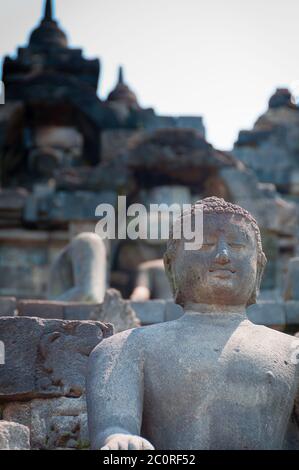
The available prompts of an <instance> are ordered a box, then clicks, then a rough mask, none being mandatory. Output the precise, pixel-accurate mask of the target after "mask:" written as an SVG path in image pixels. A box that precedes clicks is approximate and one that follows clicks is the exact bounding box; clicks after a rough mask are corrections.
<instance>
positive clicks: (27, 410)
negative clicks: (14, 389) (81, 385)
mask: <svg viewBox="0 0 299 470" xmlns="http://www.w3.org/2000/svg"><path fill="white" fill-rule="evenodd" d="M3 417H4V419H5V420H7V421H16V422H18V423H21V424H23V425H25V426H28V428H29V429H30V444H31V448H32V449H55V448H73V449H74V448H75V449H83V448H88V447H89V437H88V429H87V415H86V401H85V397H84V396H82V397H80V398H65V397H61V398H57V399H55V398H54V399H35V400H32V401H30V402H26V403H22V402H12V403H9V404H7V405H6V406H5V407H4V410H3Z"/></svg>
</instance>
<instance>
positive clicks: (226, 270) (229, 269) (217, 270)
mask: <svg viewBox="0 0 299 470" xmlns="http://www.w3.org/2000/svg"><path fill="white" fill-rule="evenodd" d="M209 272H210V273H219V272H224V273H225V272H227V273H232V274H234V273H235V272H236V271H235V269H232V268H214V269H209Z"/></svg>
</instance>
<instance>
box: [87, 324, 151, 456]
mask: <svg viewBox="0 0 299 470" xmlns="http://www.w3.org/2000/svg"><path fill="white" fill-rule="evenodd" d="M136 337H137V338H136ZM87 406H88V421H89V431H90V437H91V445H92V448H93V449H101V448H102V447H105V446H108V448H110V449H115V448H116V449H118V448H120V449H128V448H133V449H139V448H146V442H147V441H145V440H143V439H142V438H140V437H139V436H140V429H141V421H142V411H143V353H142V346H141V345H140V344H139V340H138V332H137V334H136V331H134V330H129V331H126V332H124V333H120V334H118V335H115V336H113V337H111V338H109V339H106V340H104V341H103V342H102V343H101V344H100V345H99V346H98V347H97V348H96V349H95V350H94V351H93V352H92V354H91V356H90V359H89V368H88V377H87ZM132 441H133V442H132ZM111 443H112V444H111ZM149 448H152V447H149Z"/></svg>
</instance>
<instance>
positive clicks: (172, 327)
mask: <svg viewBox="0 0 299 470" xmlns="http://www.w3.org/2000/svg"><path fill="white" fill-rule="evenodd" d="M179 328H180V326H179V323H178V322H177V320H174V321H169V322H163V323H157V324H155V325H149V326H144V327H139V328H132V329H130V330H126V331H122V332H121V333H116V334H114V335H112V336H110V337H109V338H106V339H104V340H103V341H102V342H101V343H100V344H99V346H98V349H104V348H105V349H107V348H110V349H115V348H122V349H123V350H125V349H128V348H134V349H135V350H136V348H138V349H139V350H140V351H141V350H144V349H146V348H147V346H148V345H150V344H151V345H152V344H153V343H155V342H159V341H161V340H162V339H163V340H165V339H166V338H169V337H171V336H172V334H173V333H175V332H177V331H178V330H179Z"/></svg>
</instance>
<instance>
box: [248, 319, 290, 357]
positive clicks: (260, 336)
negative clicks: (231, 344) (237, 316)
mask: <svg viewBox="0 0 299 470" xmlns="http://www.w3.org/2000/svg"><path fill="white" fill-rule="evenodd" d="M240 330H241V331H242V334H244V336H246V337H247V338H248V340H249V341H253V342H254V343H256V344H259V345H260V346H261V348H262V349H263V348H269V347H270V348H275V347H278V346H279V348H280V351H282V349H285V350H286V351H287V352H288V353H289V351H290V349H294V348H298V347H299V338H296V337H295V336H292V335H289V334H287V333H283V332H281V331H278V330H275V329H273V328H269V327H267V326H264V325H256V324H254V323H252V322H251V321H249V320H245V321H244V322H242V324H241V325H240ZM273 350H274V349H273Z"/></svg>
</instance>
